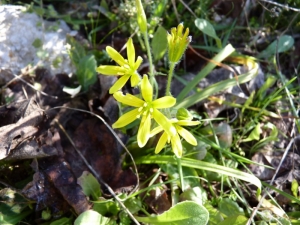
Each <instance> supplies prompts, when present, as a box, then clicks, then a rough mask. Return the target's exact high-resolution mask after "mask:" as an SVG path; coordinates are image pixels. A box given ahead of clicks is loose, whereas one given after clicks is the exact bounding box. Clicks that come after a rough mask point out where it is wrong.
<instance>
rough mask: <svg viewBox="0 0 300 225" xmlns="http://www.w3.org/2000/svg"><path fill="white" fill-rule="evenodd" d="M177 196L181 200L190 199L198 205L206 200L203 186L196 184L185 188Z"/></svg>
mask: <svg viewBox="0 0 300 225" xmlns="http://www.w3.org/2000/svg"><path fill="white" fill-rule="evenodd" d="M179 198H180V201H181V202H182V201H186V200H191V201H193V202H196V203H198V204H200V205H203V203H205V202H206V201H207V193H206V191H205V190H204V188H202V187H199V186H198V187H194V188H190V189H187V190H185V191H184V192H183V193H182V194H181V195H180V197H179Z"/></svg>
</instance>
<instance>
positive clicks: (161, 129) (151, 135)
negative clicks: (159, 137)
mask: <svg viewBox="0 0 300 225" xmlns="http://www.w3.org/2000/svg"><path fill="white" fill-rule="evenodd" d="M162 131H163V128H162V126H157V127H155V128H154V129H153V130H152V131H151V132H150V137H153V136H155V135H156V134H158V133H159V132H162Z"/></svg>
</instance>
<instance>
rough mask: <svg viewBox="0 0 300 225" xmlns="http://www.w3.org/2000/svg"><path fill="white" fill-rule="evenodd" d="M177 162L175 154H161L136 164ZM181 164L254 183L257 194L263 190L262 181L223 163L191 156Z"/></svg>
mask: <svg viewBox="0 0 300 225" xmlns="http://www.w3.org/2000/svg"><path fill="white" fill-rule="evenodd" d="M160 163H161V164H176V163H177V161H176V159H175V158H174V157H173V156H167V155H164V156H160V155H155V156H147V157H141V158H139V159H138V160H137V161H136V164H160ZM181 165H182V166H187V167H191V168H195V169H201V170H207V171H212V172H215V173H219V174H223V175H226V176H231V177H234V178H237V179H240V180H243V181H246V182H249V183H252V184H254V185H255V186H256V187H257V188H258V190H257V194H259V193H260V191H261V182H260V180H259V179H258V178H257V177H256V176H254V175H251V174H249V173H245V172H241V171H239V170H236V169H232V168H228V167H225V166H221V165H216V164H212V163H207V162H203V161H199V160H195V159H189V158H182V159H181Z"/></svg>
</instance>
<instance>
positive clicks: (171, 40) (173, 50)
mask: <svg viewBox="0 0 300 225" xmlns="http://www.w3.org/2000/svg"><path fill="white" fill-rule="evenodd" d="M183 28H184V27H183V24H182V23H180V24H179V25H178V26H177V29H176V27H173V28H172V29H171V34H169V33H168V35H167V39H168V47H169V51H168V56H169V61H170V62H171V63H178V62H179V61H180V59H181V57H182V55H183V53H184V51H185V50H186V48H187V46H188V44H189V43H190V42H191V40H192V37H191V36H188V35H189V28H186V30H185V32H184V34H183Z"/></svg>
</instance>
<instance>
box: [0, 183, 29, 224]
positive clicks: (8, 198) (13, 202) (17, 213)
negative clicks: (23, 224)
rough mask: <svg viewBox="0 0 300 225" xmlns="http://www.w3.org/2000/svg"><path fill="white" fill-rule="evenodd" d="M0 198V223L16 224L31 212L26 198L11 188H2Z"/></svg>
mask: <svg viewBox="0 0 300 225" xmlns="http://www.w3.org/2000/svg"><path fill="white" fill-rule="evenodd" d="M0 200H1V201H0V224H5V225H10V224H12V225H13V224H17V223H18V222H20V221H21V220H22V219H23V218H25V217H26V216H27V215H29V214H30V213H31V212H32V210H30V209H29V208H28V207H27V204H26V200H25V199H24V198H23V197H21V196H20V195H18V194H16V193H15V191H13V190H11V189H8V188H6V189H2V190H1V198H0Z"/></svg>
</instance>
